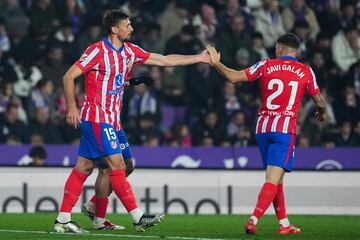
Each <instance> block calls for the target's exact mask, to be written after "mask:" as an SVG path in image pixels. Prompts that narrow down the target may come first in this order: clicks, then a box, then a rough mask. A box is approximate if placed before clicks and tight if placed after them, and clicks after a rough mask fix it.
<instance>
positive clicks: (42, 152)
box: [17, 145, 47, 167]
mask: <svg viewBox="0 0 360 240" xmlns="http://www.w3.org/2000/svg"><path fill="white" fill-rule="evenodd" d="M46 158H47V152H46V149H45V148H44V147H43V146H41V145H35V146H33V147H31V148H30V152H29V154H26V155H24V156H22V157H21V158H20V159H19V161H18V162H17V164H18V165H19V166H39V167H40V166H45V165H46Z"/></svg>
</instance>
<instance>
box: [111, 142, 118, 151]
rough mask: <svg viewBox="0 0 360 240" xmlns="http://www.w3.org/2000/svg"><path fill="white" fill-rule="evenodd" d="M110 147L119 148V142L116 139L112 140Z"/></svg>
mask: <svg viewBox="0 0 360 240" xmlns="http://www.w3.org/2000/svg"><path fill="white" fill-rule="evenodd" d="M110 147H111V148H112V149H116V148H117V143H116V141H115V140H113V141H110Z"/></svg>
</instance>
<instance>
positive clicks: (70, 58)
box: [50, 22, 76, 64]
mask: <svg viewBox="0 0 360 240" xmlns="http://www.w3.org/2000/svg"><path fill="white" fill-rule="evenodd" d="M50 45H52V46H58V48H61V49H62V51H63V56H62V58H63V59H61V61H64V62H66V63H67V64H69V63H72V62H74V61H75V59H74V52H76V43H75V35H74V33H73V31H72V25H71V22H64V23H62V25H61V26H60V29H59V30H58V31H56V32H55V33H54V35H53V38H52V39H51V44H50ZM59 60H60V59H59Z"/></svg>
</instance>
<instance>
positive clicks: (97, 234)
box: [0, 229, 228, 240]
mask: <svg viewBox="0 0 360 240" xmlns="http://www.w3.org/2000/svg"><path fill="white" fill-rule="evenodd" d="M0 232H8V233H34V234H59V235H74V236H98V237H118V238H123V237H127V238H163V239H182V240H228V239H223V238H195V237H171V236H169V237H166V236H163V237H160V236H149V235H147V236H144V235H125V234H111V233H109V234H106V233H89V234H79V233H58V232H47V231H32V230H29V231H27V230H10V229H0Z"/></svg>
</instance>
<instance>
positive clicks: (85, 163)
mask: <svg viewBox="0 0 360 240" xmlns="http://www.w3.org/2000/svg"><path fill="white" fill-rule="evenodd" d="M94 167H95V163H94V161H92V160H91V159H88V158H84V157H81V156H79V157H78V160H77V161H76V165H75V168H76V169H77V170H78V171H79V172H81V173H84V174H86V175H90V174H91V173H92V171H93V169H94Z"/></svg>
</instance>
